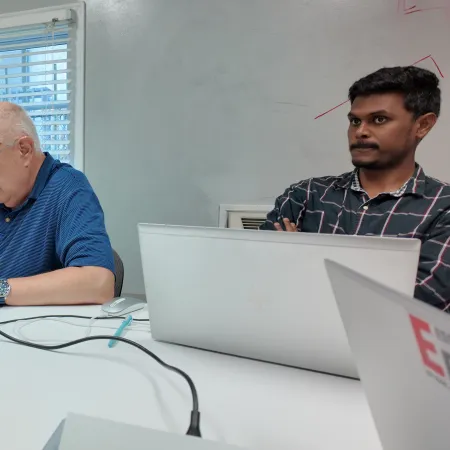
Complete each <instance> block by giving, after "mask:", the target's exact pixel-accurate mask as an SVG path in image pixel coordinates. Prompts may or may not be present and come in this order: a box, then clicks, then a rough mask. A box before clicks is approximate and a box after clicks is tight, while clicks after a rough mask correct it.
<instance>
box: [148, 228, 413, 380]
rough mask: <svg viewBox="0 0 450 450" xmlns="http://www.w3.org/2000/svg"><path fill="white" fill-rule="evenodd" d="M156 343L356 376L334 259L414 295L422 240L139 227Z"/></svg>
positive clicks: (151, 321)
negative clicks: (330, 264) (331, 272)
mask: <svg viewBox="0 0 450 450" xmlns="http://www.w3.org/2000/svg"><path fill="white" fill-rule="evenodd" d="M139 240H140V248H141V256H142V265H143V271H144V282H145V292H146V296H147V302H148V307H149V316H150V323H151V330H152V336H153V338H154V339H156V340H160V341H166V342H171V343H177V344H184V345H188V346H192V347H196V348H202V349H207V350H213V351H218V352H223V353H228V354H232V355H238V356H244V357H249V358H254V359H259V360H264V361H270V362H275V363H280V364H286V365H291V366H296V367H302V368H306V369H313V370H317V371H321V372H327V373H333V374H338V375H344V376H349V377H355V378H356V377H357V376H358V375H357V371H356V366H355V364H354V362H353V357H352V354H351V351H350V348H349V345H348V341H347V337H346V334H345V330H344V327H343V324H342V321H341V319H340V316H339V312H338V309H337V306H336V302H335V300H334V295H333V292H332V289H331V285H330V282H329V280H328V277H327V274H326V270H325V265H324V260H325V258H332V259H334V260H336V261H338V262H341V263H343V264H346V265H348V266H350V267H353V268H355V269H358V270H360V271H361V272H362V273H365V274H375V275H376V276H377V277H378V279H380V280H381V281H383V282H384V283H385V284H387V285H388V286H395V287H396V288H397V289H400V290H402V291H403V292H405V293H406V294H413V291H414V283H415V279H416V274H417V265H418V258H419V250H420V241H418V240H412V239H398V238H374V237H360V236H345V235H325V234H309V233H279V232H271V231H248V230H238V229H224V228H200V227H178V226H165V225H149V224H140V225H139Z"/></svg>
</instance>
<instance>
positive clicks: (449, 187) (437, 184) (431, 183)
mask: <svg viewBox="0 0 450 450" xmlns="http://www.w3.org/2000/svg"><path fill="white" fill-rule="evenodd" d="M425 189H427V190H438V191H442V192H445V193H446V194H448V193H450V183H447V182H446V181H442V180H439V179H438V178H434V177H430V176H429V175H426V176H425Z"/></svg>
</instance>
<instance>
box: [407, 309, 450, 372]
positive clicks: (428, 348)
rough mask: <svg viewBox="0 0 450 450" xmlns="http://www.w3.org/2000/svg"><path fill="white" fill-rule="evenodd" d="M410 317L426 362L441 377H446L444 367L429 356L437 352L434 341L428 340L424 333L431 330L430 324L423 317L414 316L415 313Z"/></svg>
mask: <svg viewBox="0 0 450 450" xmlns="http://www.w3.org/2000/svg"><path fill="white" fill-rule="evenodd" d="M409 318H410V319H411V323H412V327H413V330H414V334H415V336H416V340H417V343H418V344H419V349H420V354H421V355H422V360H423V362H424V364H425V365H426V366H427V367H428V368H430V369H431V370H432V371H433V372H436V373H437V374H438V375H440V376H441V377H445V372H444V369H443V368H442V367H441V366H440V365H439V364H436V363H435V362H434V361H432V360H431V359H430V357H429V353H434V354H436V347H435V346H434V344H433V343H432V342H430V341H427V340H426V339H425V338H424V337H423V335H422V331H425V332H427V333H430V332H431V329H430V325H428V323H427V322H425V321H423V320H422V319H419V318H418V317H414V316H413V315H410V316H409Z"/></svg>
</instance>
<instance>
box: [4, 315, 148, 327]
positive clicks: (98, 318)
mask: <svg viewBox="0 0 450 450" xmlns="http://www.w3.org/2000/svg"><path fill="white" fill-rule="evenodd" d="M54 317H59V318H65V319H92V317H89V316H77V315H73V314H49V315H46V316H35V317H24V318H22V319H11V320H5V321H3V322H0V325H8V324H10V323H15V322H21V321H24V320H35V319H50V318H54ZM94 318H95V320H109V319H126V317H125V316H98V317H94ZM133 322H149V319H135V318H134V317H133Z"/></svg>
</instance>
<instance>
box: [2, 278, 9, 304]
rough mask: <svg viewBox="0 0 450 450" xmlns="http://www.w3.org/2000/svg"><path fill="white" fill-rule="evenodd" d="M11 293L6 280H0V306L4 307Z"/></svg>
mask: <svg viewBox="0 0 450 450" xmlns="http://www.w3.org/2000/svg"><path fill="white" fill-rule="evenodd" d="M10 292H11V286H10V285H9V283H8V280H1V279H0V305H4V304H5V303H6V298H7V297H8V295H9V293H10Z"/></svg>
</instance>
